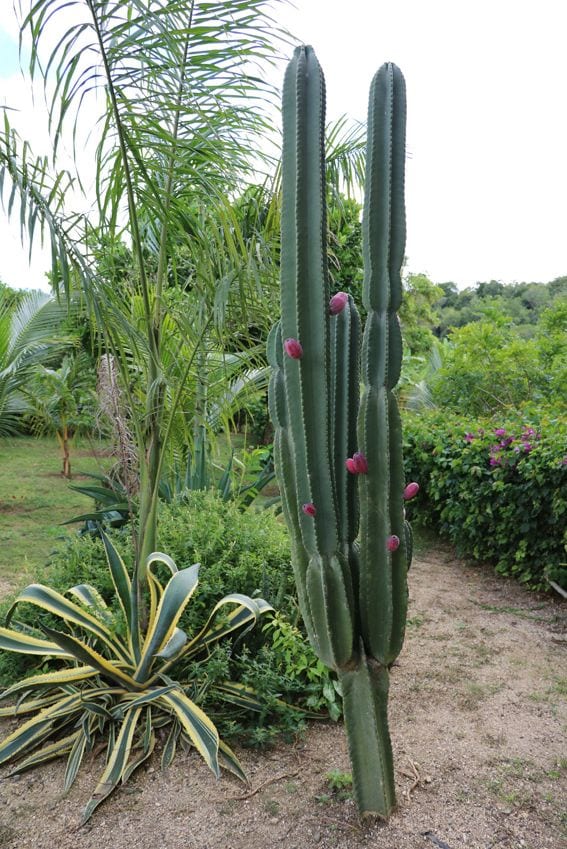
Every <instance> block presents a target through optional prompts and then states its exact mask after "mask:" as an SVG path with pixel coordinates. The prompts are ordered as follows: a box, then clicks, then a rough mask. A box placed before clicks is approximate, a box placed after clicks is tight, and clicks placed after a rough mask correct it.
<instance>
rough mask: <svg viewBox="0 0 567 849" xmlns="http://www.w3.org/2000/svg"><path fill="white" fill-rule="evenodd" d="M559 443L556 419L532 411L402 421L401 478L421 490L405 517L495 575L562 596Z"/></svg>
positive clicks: (564, 537) (563, 438) (564, 465)
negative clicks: (552, 588) (552, 584)
mask: <svg viewBox="0 0 567 849" xmlns="http://www.w3.org/2000/svg"><path fill="white" fill-rule="evenodd" d="M566 445H567V427H566V426H565V420H564V418H562V417H561V416H560V415H554V414H553V413H551V412H539V411H538V410H537V409H535V408H534V409H533V410H532V411H531V412H530V413H526V414H525V415H521V414H520V413H518V412H516V411H509V412H508V414H507V415H502V416H501V417H499V418H492V419H479V418H475V417H474V416H455V415H454V414H453V415H450V414H448V413H447V411H446V410H443V411H442V412H434V413H429V414H421V415H419V416H415V415H413V416H410V415H408V416H407V417H406V421H405V447H404V456H405V462H406V472H407V475H408V476H409V477H410V478H411V479H412V480H417V481H419V482H420V486H421V489H420V493H419V495H418V498H417V499H416V501H415V503H412V504H411V505H410V509H411V512H412V515H413V516H414V517H415V518H416V519H418V520H419V521H420V522H422V523H423V524H425V525H429V526H430V527H433V528H435V529H436V530H437V531H438V532H439V533H440V534H441V535H442V536H444V537H446V538H447V539H449V540H450V541H451V542H452V543H454V545H455V546H456V548H457V551H458V552H459V553H460V554H462V555H464V556H468V557H472V558H474V559H475V560H481V561H487V562H489V563H493V564H494V565H495V567H496V570H497V572H499V573H500V574H503V575H511V576H513V577H515V578H517V579H518V580H519V581H521V582H522V583H525V584H528V585H530V586H532V587H536V588H546V587H547V581H546V578H549V579H551V580H554V581H556V582H557V583H559V584H560V585H562V586H563V587H565V588H567V553H566V549H565V545H566V543H567V532H566V523H567V456H566V453H565V448H566Z"/></svg>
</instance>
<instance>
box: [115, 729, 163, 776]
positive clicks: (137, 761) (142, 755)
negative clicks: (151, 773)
mask: <svg viewBox="0 0 567 849" xmlns="http://www.w3.org/2000/svg"><path fill="white" fill-rule="evenodd" d="M155 745H156V735H155V734H154V732H153V731H152V732H151V733H150V738H149V741H148V745H147V747H144V748H142V749H140V750H139V752H138V753H137V754H136V755H134V757H133V758H132V760H131V761H130V763H129V764H128V766H127V767H126V769H125V770H124V772H123V773H122V784H126V782H127V781H128V779H129V778H130V776H131V775H132V773H133V772H134V770H135V769H138V767H139V766H140V765H141V764H143V763H144V761H145V760H147V759H148V758H149V757H150V755H151V754H153V751H154V749H155Z"/></svg>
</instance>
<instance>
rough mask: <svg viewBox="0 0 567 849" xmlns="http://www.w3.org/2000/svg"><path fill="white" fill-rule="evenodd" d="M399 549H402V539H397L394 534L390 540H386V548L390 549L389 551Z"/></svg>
mask: <svg viewBox="0 0 567 849" xmlns="http://www.w3.org/2000/svg"><path fill="white" fill-rule="evenodd" d="M399 547H400V538H399V537H397V536H396V535H395V534H392V536H389V537H388V539H387V540H386V548H387V549H388V551H397V550H398V548H399Z"/></svg>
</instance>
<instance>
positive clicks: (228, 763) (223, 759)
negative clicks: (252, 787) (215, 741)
mask: <svg viewBox="0 0 567 849" xmlns="http://www.w3.org/2000/svg"><path fill="white" fill-rule="evenodd" d="M219 761H220V765H221V766H223V767H224V768H225V769H228V771H229V772H232V774H233V775H236V777H237V778H240V780H241V781H244V782H246V783H248V778H247V776H246V773H245V772H244V770H243V769H242V766H241V765H240V761H239V760H238V758H237V757H236V755H235V754H234V752H233V751H232V749H231V748H230V746H227V745H226V743H223V741H222V740H219Z"/></svg>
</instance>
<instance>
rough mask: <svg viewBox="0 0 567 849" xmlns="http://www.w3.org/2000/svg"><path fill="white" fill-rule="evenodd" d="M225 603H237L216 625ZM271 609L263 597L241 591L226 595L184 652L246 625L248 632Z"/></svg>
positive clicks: (195, 648)
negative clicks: (251, 595) (248, 594)
mask: <svg viewBox="0 0 567 849" xmlns="http://www.w3.org/2000/svg"><path fill="white" fill-rule="evenodd" d="M225 605H236V608H235V609H234V610H232V611H231V612H230V613H229V614H225V616H224V618H223V619H222V620H221V621H220V622H219V623H218V624H217V625H216V626H215V624H214V620H215V618H216V615H217V613H218V611H219V610H220V609H221V607H223V606H225ZM271 610H273V607H272V606H271V605H270V604H268V602H267V601H264V599H263V598H249V597H248V596H246V595H241V594H240V593H231V594H230V595H226V596H225V597H224V598H221V600H220V601H219V602H217V604H215V606H214V607H213V610H212V612H211V615H210V616H209V618H208V620H207V623H206V625H205V627H204V628H203V629H202V630H201V631H200V632H199V633H198V634H197V636H196V637H194V638H193V640H191V642H190V643H189V644H188V645H187V646H186V648H185V651H184V652H183V654H192V653H193V652H194V651H196V650H197V649H200V648H202V647H203V646H209V645H211V643H214V642H217V641H218V640H222V639H223V638H224V637H226V636H227V635H228V634H232V633H233V632H234V631H237V630H238V629H239V628H243V627H245V626H246V630H245V631H244V633H246V631H248V630H249V629H250V628H253V627H254V625H256V623H257V622H258V619H259V618H260V616H263V615H264V614H265V613H269V612H270V611H271Z"/></svg>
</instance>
